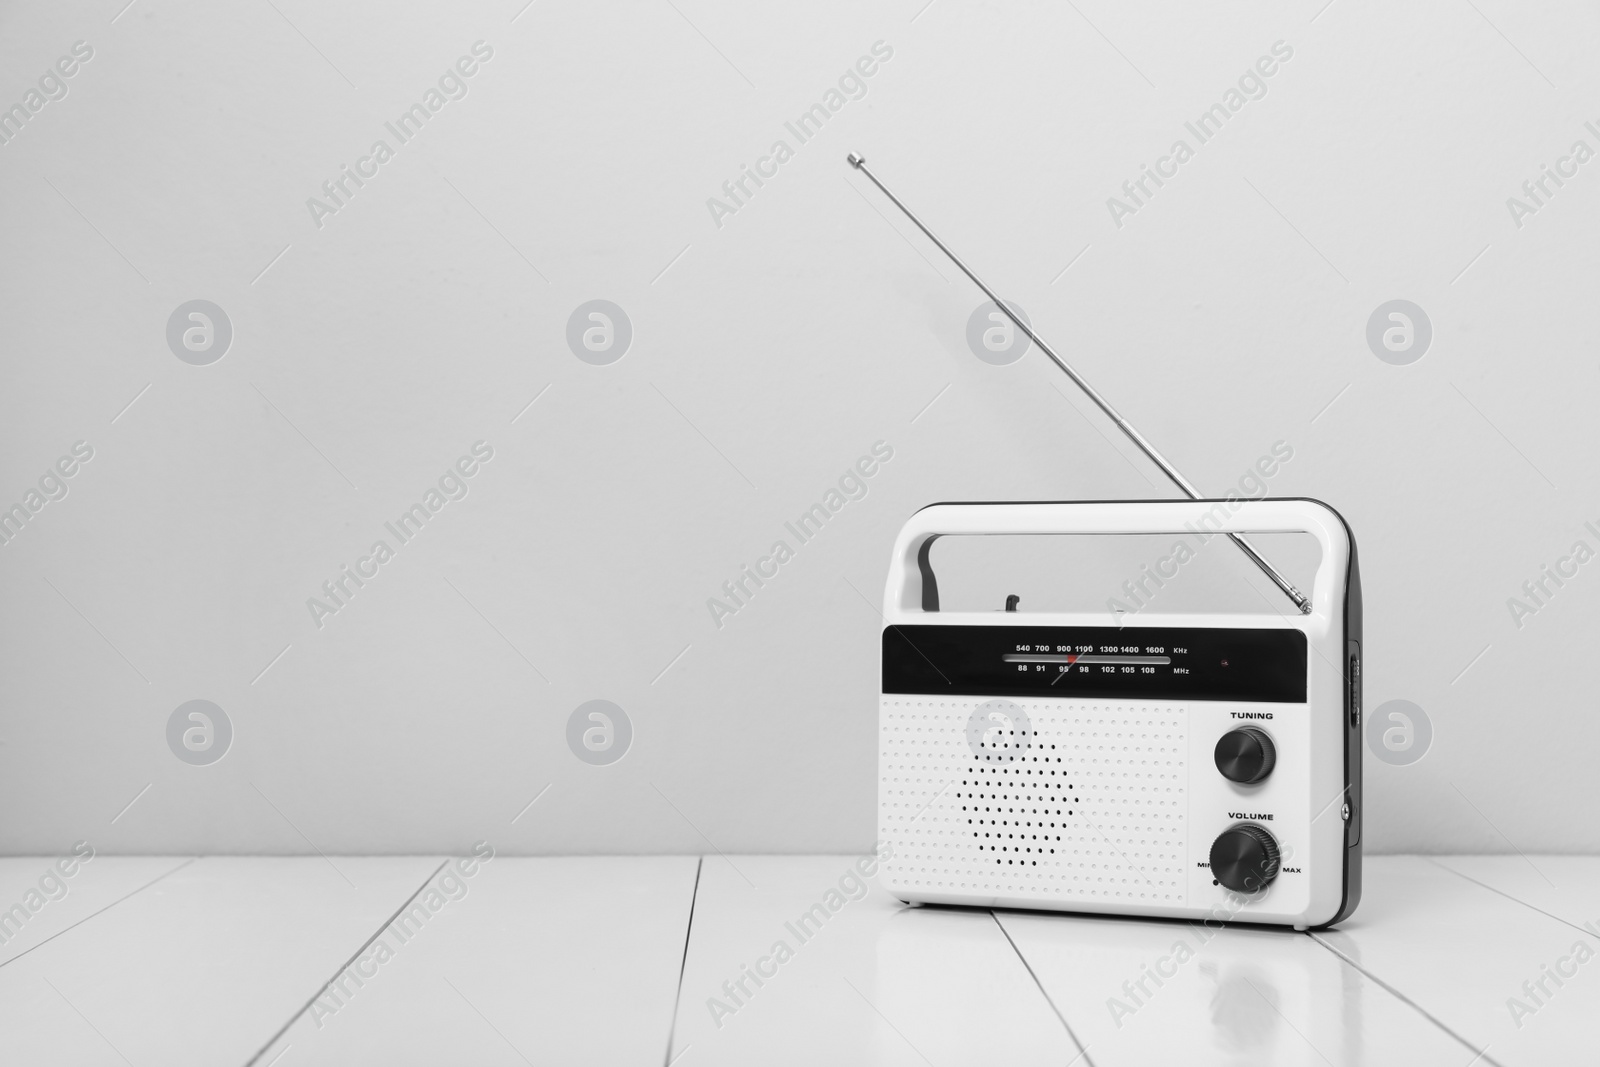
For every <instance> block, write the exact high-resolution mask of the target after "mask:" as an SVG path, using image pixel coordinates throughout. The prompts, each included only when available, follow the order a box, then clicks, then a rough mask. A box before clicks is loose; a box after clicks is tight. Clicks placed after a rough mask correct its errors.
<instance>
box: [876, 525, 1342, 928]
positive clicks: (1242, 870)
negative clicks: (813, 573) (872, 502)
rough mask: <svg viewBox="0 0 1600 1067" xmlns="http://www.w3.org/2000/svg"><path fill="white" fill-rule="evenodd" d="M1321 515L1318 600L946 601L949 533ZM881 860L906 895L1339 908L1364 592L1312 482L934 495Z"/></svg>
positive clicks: (919, 568) (1104, 906) (892, 574)
mask: <svg viewBox="0 0 1600 1067" xmlns="http://www.w3.org/2000/svg"><path fill="white" fill-rule="evenodd" d="M1197 531H1198V532H1200V533H1202V534H1203V535H1204V536H1219V535H1223V534H1227V533H1236V534H1244V533H1276V532H1296V533H1307V534H1310V535H1311V536H1312V537H1314V538H1315V539H1316V541H1317V543H1318V545H1319V546H1320V548H1321V560H1320V563H1319V566H1318V569H1317V572H1316V577H1315V579H1314V584H1313V588H1312V591H1311V598H1310V609H1311V610H1310V612H1309V613H1308V614H1304V615H1300V614H1288V615H1276V614H1267V613H1262V614H1252V615H1221V614H1217V615H1211V614H1206V615H1194V614H1190V615H1171V614H1169V615H1161V616H1153V615H1148V614H1127V615H1121V616H1118V617H1117V622H1116V623H1112V620H1111V618H1110V617H1109V616H1107V615H1106V614H1103V613H1101V614H1056V613H1039V612H1027V613H1019V612H1012V611H1006V612H999V611H993V612H966V613H956V612H941V611H940V610H939V599H938V587H937V583H936V581H935V578H934V574H933V571H932V568H931V565H930V564H929V557H928V551H929V548H930V546H931V545H932V544H933V542H934V540H935V539H936V538H938V537H940V536H943V535H971V534H1159V533H1185V532H1188V533H1190V534H1191V535H1193V534H1194V533H1195V532H1197ZM883 612H884V616H885V622H886V625H885V628H884V631H883V687H882V696H881V702H880V704H879V715H878V738H879V755H878V827H879V831H878V832H879V839H880V845H887V846H889V848H888V849H886V850H885V851H888V853H889V858H888V859H886V860H885V861H884V864H883V868H882V874H881V878H882V881H883V884H884V886H885V887H886V888H887V889H888V890H889V892H891V893H892V894H893V895H894V896H896V897H898V898H899V899H901V900H904V901H907V902H919V903H934V904H957V905H975V906H981V907H1003V908H1034V909H1048V910H1055V911H1074V912H1094V913H1107V914H1117V915H1136V916H1164V917H1172V918H1190V919H1208V920H1222V921H1238V922H1254V923H1272V924H1281V925H1287V926H1293V927H1295V928H1296V929H1309V928H1315V927H1323V926H1327V925H1330V924H1332V923H1336V922H1338V921H1340V920H1341V919H1343V918H1345V917H1346V916H1348V915H1349V914H1350V913H1351V912H1352V911H1354V910H1355V907H1356V904H1357V902H1358V901H1359V899H1360V895H1361V809H1362V797H1361V750H1360V737H1361V734H1360V716H1361V664H1360V657H1361V592H1360V578H1359V576H1358V571H1357V567H1356V551H1355V542H1354V540H1353V538H1352V537H1351V535H1350V531H1349V529H1348V527H1347V526H1346V525H1345V523H1344V520H1343V519H1342V518H1340V516H1339V515H1338V514H1337V513H1336V512H1335V511H1333V510H1332V509H1331V508H1329V507H1327V506H1326V505H1324V504H1321V503H1319V502H1316V501H1312V500H1299V499H1295V500H1284V499H1267V500H1232V501H1218V500H1197V501H1181V502H1173V501H1127V502H1082V503H972V504H967V503H963V504H935V505H932V506H930V507H927V508H924V509H923V510H922V511H919V512H918V513H917V514H916V515H914V516H913V517H912V518H911V520H910V521H909V522H907V523H906V525H905V527H904V528H903V529H902V530H901V532H900V535H899V537H898V538H897V540H896V543H895V548H894V557H893V560H892V562H891V564H890V568H889V578H888V583H887V589H886V592H885V595H884V609H883Z"/></svg>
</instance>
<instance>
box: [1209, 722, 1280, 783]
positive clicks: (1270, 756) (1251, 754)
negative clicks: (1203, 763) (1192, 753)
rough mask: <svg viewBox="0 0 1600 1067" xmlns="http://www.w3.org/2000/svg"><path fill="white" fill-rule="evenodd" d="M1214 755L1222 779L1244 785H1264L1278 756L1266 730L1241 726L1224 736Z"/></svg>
mask: <svg viewBox="0 0 1600 1067" xmlns="http://www.w3.org/2000/svg"><path fill="white" fill-rule="evenodd" d="M1212 755H1213V758H1215V759H1216V761H1217V770H1219V771H1221V772H1222V777H1224V778H1226V779H1227V780H1228V781H1230V782H1238V783H1240V784H1241V785H1254V784H1255V783H1256V782H1260V781H1264V780H1265V779H1266V777H1267V775H1269V774H1271V773H1272V767H1273V765H1274V764H1275V763H1277V762H1278V752H1277V749H1275V748H1273V747H1272V738H1271V737H1268V736H1267V732H1266V731H1265V730H1259V729H1257V728H1256V727H1254V726H1241V727H1239V728H1238V729H1237V730H1229V731H1228V732H1227V733H1225V734H1223V735H1222V736H1221V737H1220V738H1218V739H1217V748H1216V751H1215V752H1214V753H1213V754H1212Z"/></svg>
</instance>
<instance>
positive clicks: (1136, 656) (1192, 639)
mask: <svg viewBox="0 0 1600 1067" xmlns="http://www.w3.org/2000/svg"><path fill="white" fill-rule="evenodd" d="M1306 655H1307V646H1306V636H1305V634H1303V633H1301V632H1300V631H1299V630H1291V629H1283V630H1260V629H1229V628H1223V627H1195V626H1139V627H1132V626H1129V627H1115V626H926V625H910V626H888V627H885V628H884V631H883V691H884V692H885V693H902V694H927V695H929V696H940V695H950V696H1043V697H1048V696H1062V697H1145V698H1149V699H1171V700H1250V701H1270V702H1274V703H1283V704H1303V703H1305V699H1306Z"/></svg>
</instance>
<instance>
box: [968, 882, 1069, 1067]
mask: <svg viewBox="0 0 1600 1067" xmlns="http://www.w3.org/2000/svg"><path fill="white" fill-rule="evenodd" d="M989 918H991V919H993V920H994V924H995V925H996V926H998V927H999V928H1000V933H1001V934H1002V935H1003V936H1004V937H1005V939H1006V943H1007V944H1008V945H1010V946H1011V951H1012V952H1014V953H1016V954H1017V959H1018V960H1020V961H1021V962H1022V966H1023V969H1024V970H1026V971H1027V972H1028V977H1029V978H1032V979H1033V984H1034V987H1035V988H1037V989H1038V990H1039V995H1040V996H1042V997H1044V1002H1045V1003H1046V1004H1048V1005H1050V1010H1051V1011H1053V1012H1055V1014H1056V1018H1057V1019H1060V1020H1061V1026H1062V1028H1063V1029H1064V1030H1066V1032H1067V1036H1068V1037H1070V1038H1071V1039H1072V1043H1073V1044H1074V1045H1076V1046H1078V1055H1077V1056H1074V1057H1073V1058H1072V1059H1070V1060H1068V1061H1067V1065H1068V1067H1071V1065H1072V1064H1073V1063H1076V1062H1077V1061H1078V1059H1079V1058H1080V1057H1081V1058H1082V1059H1083V1062H1084V1063H1085V1064H1086V1065H1087V1067H1094V1060H1093V1059H1092V1058H1091V1057H1090V1056H1089V1049H1088V1047H1087V1046H1085V1045H1084V1043H1083V1042H1082V1041H1080V1040H1079V1039H1078V1034H1077V1032H1076V1031H1075V1030H1073V1029H1072V1024H1071V1023H1069V1022H1067V1017H1066V1015H1064V1014H1062V1011H1061V1009H1060V1008H1058V1007H1056V1002H1055V998H1053V997H1052V996H1050V993H1049V991H1048V990H1047V989H1045V987H1044V983H1043V982H1041V981H1039V976H1038V975H1037V974H1035V973H1034V971H1033V965H1032V964H1031V963H1029V962H1028V957H1026V956H1024V955H1023V954H1022V949H1021V948H1020V947H1019V946H1018V945H1017V943H1016V941H1015V940H1013V939H1012V937H1011V931H1010V930H1007V929H1006V924H1005V923H1003V922H1001V921H1000V916H998V915H996V914H995V911H994V909H993V908H990V909H989Z"/></svg>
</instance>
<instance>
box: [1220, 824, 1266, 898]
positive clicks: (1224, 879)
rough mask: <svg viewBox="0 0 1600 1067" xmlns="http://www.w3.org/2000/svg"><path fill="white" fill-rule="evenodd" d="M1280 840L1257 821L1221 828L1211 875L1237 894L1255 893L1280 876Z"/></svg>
mask: <svg viewBox="0 0 1600 1067" xmlns="http://www.w3.org/2000/svg"><path fill="white" fill-rule="evenodd" d="M1278 858H1279V854H1278V843H1277V842H1276V841H1274V840H1273V839H1272V835H1271V834H1269V833H1267V831H1266V830H1264V829H1262V828H1261V827H1259V826H1257V825H1256V824H1255V823H1248V822H1242V823H1239V824H1238V825H1236V826H1230V827H1228V829H1226V830H1224V831H1222V833H1221V834H1220V835H1218V837H1217V839H1216V840H1215V841H1213V842H1212V843H1211V877H1213V878H1215V879H1216V880H1217V881H1219V882H1221V883H1222V884H1223V885H1225V886H1227V887H1228V888H1229V889H1231V890H1233V891H1234V892H1235V893H1255V892H1259V891H1260V890H1262V889H1265V888H1266V887H1267V886H1268V885H1269V884H1271V882H1272V880H1273V879H1274V878H1276V877H1278Z"/></svg>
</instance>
